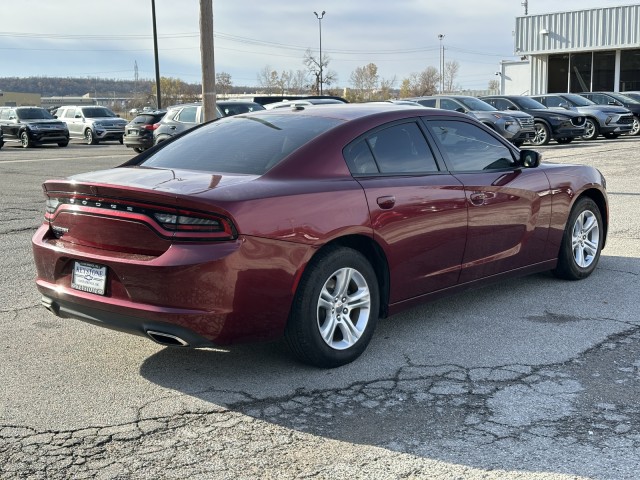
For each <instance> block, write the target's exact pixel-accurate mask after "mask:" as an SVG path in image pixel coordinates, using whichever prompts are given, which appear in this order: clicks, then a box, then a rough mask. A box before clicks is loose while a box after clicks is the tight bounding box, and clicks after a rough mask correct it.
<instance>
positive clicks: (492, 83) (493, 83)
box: [487, 78, 500, 93]
mask: <svg viewBox="0 0 640 480" xmlns="http://www.w3.org/2000/svg"><path fill="white" fill-rule="evenodd" d="M487 88H488V89H489V91H490V92H492V93H496V92H497V93H500V81H499V80H496V79H495V78H494V79H492V80H489V85H488V86H487Z"/></svg>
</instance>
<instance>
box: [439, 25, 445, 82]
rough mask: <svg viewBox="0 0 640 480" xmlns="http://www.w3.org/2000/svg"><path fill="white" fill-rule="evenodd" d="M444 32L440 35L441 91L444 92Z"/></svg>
mask: <svg viewBox="0 0 640 480" xmlns="http://www.w3.org/2000/svg"><path fill="white" fill-rule="evenodd" d="M443 38H444V35H443V34H440V35H438V39H439V40H440V93H444V47H443V46H442V39H443Z"/></svg>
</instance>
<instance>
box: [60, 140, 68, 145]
mask: <svg viewBox="0 0 640 480" xmlns="http://www.w3.org/2000/svg"><path fill="white" fill-rule="evenodd" d="M67 145H69V141H68V140H67V141H66V142H58V146H59V147H66V146H67Z"/></svg>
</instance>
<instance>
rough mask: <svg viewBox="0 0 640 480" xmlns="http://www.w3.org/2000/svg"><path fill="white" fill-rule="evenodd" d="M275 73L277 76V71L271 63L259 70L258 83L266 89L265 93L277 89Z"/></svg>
mask: <svg viewBox="0 0 640 480" xmlns="http://www.w3.org/2000/svg"><path fill="white" fill-rule="evenodd" d="M274 74H275V75H276V76H277V73H276V72H275V70H273V69H272V68H271V66H270V65H265V66H264V67H263V68H262V70H260V72H258V85H259V86H260V88H262V89H263V90H264V91H265V93H273V92H274V90H275V89H276V85H275V83H274Z"/></svg>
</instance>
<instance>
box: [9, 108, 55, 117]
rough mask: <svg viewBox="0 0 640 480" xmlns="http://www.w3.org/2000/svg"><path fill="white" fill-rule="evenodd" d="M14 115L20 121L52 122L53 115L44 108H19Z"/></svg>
mask: <svg viewBox="0 0 640 480" xmlns="http://www.w3.org/2000/svg"><path fill="white" fill-rule="evenodd" d="M16 114H17V116H18V118H19V119H20V120H53V115H51V114H50V113H49V112H47V111H46V110H45V109H44V108H19V109H18V110H16Z"/></svg>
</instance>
